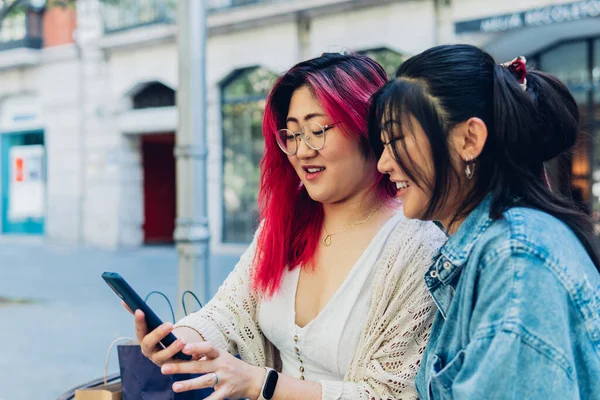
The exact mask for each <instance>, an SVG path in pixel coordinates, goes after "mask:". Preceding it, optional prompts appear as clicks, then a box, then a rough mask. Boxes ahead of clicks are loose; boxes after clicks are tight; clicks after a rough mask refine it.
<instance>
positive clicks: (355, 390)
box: [176, 216, 446, 400]
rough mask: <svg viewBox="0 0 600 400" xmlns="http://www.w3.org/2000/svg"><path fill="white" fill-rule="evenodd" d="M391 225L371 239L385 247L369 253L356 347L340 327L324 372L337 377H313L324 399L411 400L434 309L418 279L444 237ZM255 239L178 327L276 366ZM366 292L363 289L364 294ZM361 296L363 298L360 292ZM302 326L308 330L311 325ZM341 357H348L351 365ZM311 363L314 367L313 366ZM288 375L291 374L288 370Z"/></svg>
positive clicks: (420, 226)
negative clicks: (263, 323)
mask: <svg viewBox="0 0 600 400" xmlns="http://www.w3.org/2000/svg"><path fill="white" fill-rule="evenodd" d="M394 219H395V218H394ZM390 225H394V226H393V227H392V232H391V233H390V234H389V236H387V239H386V240H379V238H377V239H374V240H373V245H374V246H379V245H381V244H382V245H383V249H382V250H381V254H379V256H378V257H376V256H375V257H376V258H377V261H376V262H375V265H374V266H373V265H371V269H372V272H373V273H374V276H373V278H372V282H371V289H370V290H371V299H370V301H369V303H370V306H369V310H368V312H367V314H366V315H364V312H362V314H361V315H362V319H363V321H364V323H363V329H362V332H361V334H360V335H359V336H360V337H359V339H358V343H356V344H353V345H352V346H354V347H355V349H354V350H353V351H350V349H349V346H346V345H345V343H343V342H344V341H346V340H348V341H349V342H350V341H351V340H352V339H350V336H351V335H350V334H348V337H349V339H346V335H347V333H346V332H345V330H344V333H343V336H342V337H341V338H340V342H341V343H340V344H339V346H338V347H336V348H339V349H340V351H339V352H338V353H339V357H337V356H336V360H335V362H334V363H333V365H334V367H332V368H331V369H330V370H331V371H333V372H334V373H335V375H332V378H333V376H335V377H336V379H322V380H319V383H320V384H321V395H322V399H323V400H357V399H360V400H373V399H375V400H383V399H396V400H399V399H416V398H417V392H416V390H415V385H414V380H415V375H416V373H417V370H418V369H419V364H420V362H421V358H422V357H423V352H424V350H425V345H426V343H427V339H428V336H429V329H430V327H431V323H432V321H433V318H434V316H435V313H436V307H435V304H434V303H433V301H432V299H431V296H430V294H429V291H428V290H427V287H426V286H425V283H424V281H423V274H424V271H426V270H427V268H428V267H429V266H430V265H431V260H432V257H433V256H434V255H435V254H436V252H437V250H438V249H439V247H440V246H441V245H442V244H443V243H444V241H445V239H446V238H445V236H444V234H443V233H442V232H441V231H440V230H439V229H438V228H437V227H436V226H435V225H434V224H432V223H431V222H422V221H416V220H408V219H406V218H404V217H402V216H401V217H400V218H399V219H398V220H397V223H393V222H392V223H391V224H390ZM260 237H261V228H259V230H258V231H257V233H256V235H255V237H254V241H253V242H252V244H251V245H250V247H249V248H248V250H246V252H244V254H243V255H242V257H241V259H240V262H239V263H238V264H237V265H236V267H235V268H234V270H233V271H232V272H231V274H229V276H228V277H227V279H226V280H225V282H224V283H223V285H222V286H221V287H220V288H219V291H218V292H217V294H216V295H215V297H214V298H213V299H212V300H211V301H209V302H208V304H206V305H205V306H204V308H202V310H200V311H198V312H196V313H193V314H190V315H188V316H187V317H185V318H184V319H182V320H181V321H179V322H178V323H177V324H176V326H188V327H190V328H192V329H195V330H197V331H198V332H199V333H200V334H201V335H202V336H203V337H204V338H205V339H206V340H207V341H209V342H211V343H212V344H214V345H215V346H216V347H217V348H219V349H222V350H224V351H228V352H230V353H232V354H239V355H240V357H241V358H242V360H244V361H246V362H248V363H250V364H253V365H259V366H268V367H271V368H280V367H281V357H280V353H279V352H278V347H276V346H274V345H273V343H271V342H270V341H269V340H268V339H267V338H266V336H265V335H264V333H263V332H262V329H261V328H260V326H259V314H260V313H261V310H262V308H263V307H265V306H266V305H267V299H266V298H265V297H264V296H262V295H261V294H260V293H257V292H256V291H255V290H254V289H253V288H252V280H253V274H254V271H255V267H254V258H255V255H256V251H257V248H258V246H259V245H260V244H259V243H260ZM384 242H385V243H384ZM365 253H366V254H376V253H377V251H375V250H373V251H371V250H368V251H366V252H365ZM360 265H361V268H355V269H356V271H357V272H354V271H351V273H352V274H354V273H356V274H358V273H359V271H360V272H362V267H363V266H364V265H367V263H366V262H365V263H361V264H360ZM296 273H297V272H296ZM290 279H294V277H293V276H292V277H290ZM296 279H297V278H296ZM347 280H348V282H349V283H348V286H353V285H354V283H353V282H354V280H355V279H354V276H353V277H352V279H350V278H348V279H347ZM358 280H359V279H356V281H358ZM365 281H366V282H368V281H369V279H368V278H365ZM367 290H368V288H367V286H365V293H366V291H367ZM339 291H340V293H342V292H343V293H344V296H342V295H341V294H340V295H339V297H344V300H345V298H346V296H347V298H350V297H351V295H350V294H348V293H346V288H345V287H344V288H343V289H342V288H340V289H339ZM359 292H360V293H363V291H362V290H359ZM367 296H368V295H367ZM334 297H336V295H334ZM336 298H337V297H336ZM357 299H358V300H357V303H361V300H360V297H359V296H358V295H357ZM290 307H291V306H290ZM338 308H339V307H338V306H337V305H336V301H335V300H334V301H333V302H330V304H328V305H327V306H326V309H324V311H322V313H323V314H322V315H324V316H327V315H328V314H329V313H330V310H331V313H332V314H333V313H334V312H335V311H337V310H338ZM357 308H358V307H357ZM290 310H292V309H291V308H290ZM334 310H335V311H334ZM346 310H347V309H346ZM357 315H358V313H357ZM328 318H329V317H328ZM328 318H327V319H328ZM320 319H321V315H320V316H318V317H317V319H316V320H315V323H314V324H315V325H316V326H318V325H319V324H320V321H319V320H320ZM325 319H326V318H325V317H323V320H325ZM357 319H358V318H355V317H354V312H353V311H352V314H351V315H350V316H349V317H348V318H345V320H346V321H355V320H357ZM284 320H285V321H294V313H293V312H292V311H287V312H285V313H282V314H281V315H279V318H278V321H280V323H283V322H282V321H284ZM307 328H308V329H309V330H310V329H314V327H313V326H307ZM327 328H328V329H333V328H334V326H333V324H329V323H327ZM338 328H341V327H338ZM284 335H285V334H284ZM315 335H316V334H315ZM338 335H342V334H341V333H338ZM288 336H289V332H288ZM288 340H289V339H288ZM329 340H330V341H331V342H333V341H334V339H329ZM354 340H355V339H354ZM289 346H290V345H289V344H286V345H285V346H282V347H283V348H287V347H289ZM343 346H346V347H343ZM299 348H300V347H299ZM346 348H348V353H354V354H353V356H344V355H343V354H341V352H342V350H345V349H346ZM301 350H302V351H305V350H306V352H307V355H308V354H312V352H311V351H310V349H307V348H306V346H302V349H301ZM343 357H348V358H347V359H351V362H350V365H349V366H347V362H346V361H344V359H343ZM322 358H324V357H322ZM322 358H320V359H319V358H316V357H314V356H311V360H312V361H311V365H313V364H315V365H320V364H323V362H322ZM317 360H320V362H316V361H317ZM287 364H288V365H289V362H288V363H287ZM294 367H297V364H296V365H292V367H291V369H292V370H294V369H295V368H294ZM322 367H323V370H325V369H329V367H330V366H329V364H328V365H324V366H322ZM344 368H347V371H346V374H345V375H344V377H343V379H340V378H339V377H340V376H341V374H342V372H343V369H344ZM286 369H290V367H286ZM305 370H306V371H305V372H307V373H311V374H312V373H313V372H310V371H308V367H307V368H305ZM294 374H297V372H295V371H294ZM321 376H324V375H321Z"/></svg>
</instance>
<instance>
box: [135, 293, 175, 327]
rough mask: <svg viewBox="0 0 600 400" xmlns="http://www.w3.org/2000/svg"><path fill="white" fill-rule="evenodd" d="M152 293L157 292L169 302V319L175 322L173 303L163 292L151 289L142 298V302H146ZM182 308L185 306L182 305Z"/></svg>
mask: <svg viewBox="0 0 600 400" xmlns="http://www.w3.org/2000/svg"><path fill="white" fill-rule="evenodd" d="M153 294H158V295H160V296H162V297H164V298H165V300H166V301H167V303H168V304H169V310H171V321H173V323H175V312H174V311H173V305H172V304H171V301H170V300H169V298H168V297H167V296H166V295H165V294H164V293H163V292H159V291H158V290H153V291H151V292H150V293H148V294H147V295H146V297H145V298H144V302H148V298H149V297H150V296H151V295H153ZM184 310H185V306H184Z"/></svg>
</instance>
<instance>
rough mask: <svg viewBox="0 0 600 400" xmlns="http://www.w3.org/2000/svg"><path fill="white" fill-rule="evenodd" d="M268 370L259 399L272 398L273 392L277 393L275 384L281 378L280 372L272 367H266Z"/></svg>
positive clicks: (268, 399) (267, 399)
mask: <svg viewBox="0 0 600 400" xmlns="http://www.w3.org/2000/svg"><path fill="white" fill-rule="evenodd" d="M265 369H266V370H267V375H266V376H265V381H264V382H263V385H262V389H261V390H260V396H258V400H271V399H272V398H273V394H274V393H275V386H277V380H278V379H279V374H278V373H277V371H275V370H274V369H272V368H268V367H265Z"/></svg>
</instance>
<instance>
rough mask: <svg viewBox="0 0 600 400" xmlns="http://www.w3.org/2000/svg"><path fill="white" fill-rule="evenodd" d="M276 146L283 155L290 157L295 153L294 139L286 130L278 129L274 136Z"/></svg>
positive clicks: (292, 134) (291, 133)
mask: <svg viewBox="0 0 600 400" xmlns="http://www.w3.org/2000/svg"><path fill="white" fill-rule="evenodd" d="M275 138H276V139H277V144H278V145H279V147H280V148H281V150H283V152H284V153H286V154H289V155H292V154H294V153H296V138H295V137H294V133H293V132H292V131H290V130H288V129H280V130H278V131H277V134H276V135H275Z"/></svg>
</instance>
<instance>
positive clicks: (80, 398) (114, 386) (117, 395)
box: [75, 382, 122, 400]
mask: <svg viewBox="0 0 600 400" xmlns="http://www.w3.org/2000/svg"><path fill="white" fill-rule="evenodd" d="M121 399H122V395H121V382H115V383H110V384H108V385H106V386H104V384H103V383H102V384H100V385H99V386H95V387H92V388H86V389H78V390H76V391H75V400H121Z"/></svg>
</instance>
